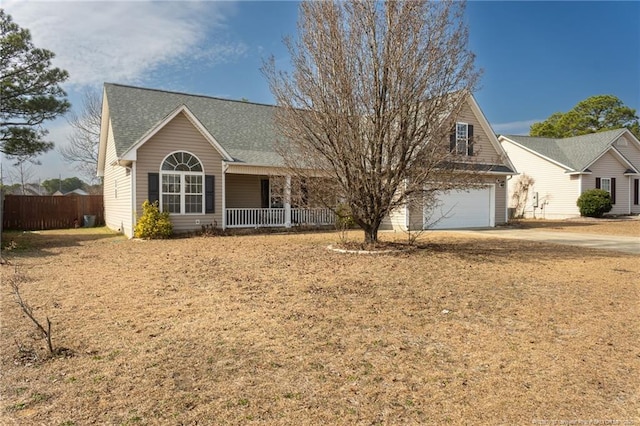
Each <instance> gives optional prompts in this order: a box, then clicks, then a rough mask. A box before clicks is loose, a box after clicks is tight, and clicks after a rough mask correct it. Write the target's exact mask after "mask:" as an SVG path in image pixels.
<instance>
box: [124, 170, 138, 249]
mask: <svg viewBox="0 0 640 426" xmlns="http://www.w3.org/2000/svg"><path fill="white" fill-rule="evenodd" d="M127 170H129V172H130V173H131V214H132V218H131V236H132V237H133V235H134V234H135V229H136V222H137V220H138V215H137V212H136V205H137V198H138V197H137V196H136V195H137V194H136V170H137V168H136V162H135V161H134V162H133V164H132V165H131V167H127Z"/></svg>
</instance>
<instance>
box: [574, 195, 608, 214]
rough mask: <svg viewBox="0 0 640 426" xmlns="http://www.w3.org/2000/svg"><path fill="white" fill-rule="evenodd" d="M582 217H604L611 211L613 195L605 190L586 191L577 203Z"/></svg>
mask: <svg viewBox="0 0 640 426" xmlns="http://www.w3.org/2000/svg"><path fill="white" fill-rule="evenodd" d="M576 204H577V205H578V208H579V209H580V215H581V216H587V217H602V215H604V214H605V213H607V212H610V211H611V208H612V207H613V206H612V205H611V195H609V193H608V192H607V191H605V190H604V189H590V190H588V191H584V192H583V193H582V195H580V197H579V198H578V202H577V203H576Z"/></svg>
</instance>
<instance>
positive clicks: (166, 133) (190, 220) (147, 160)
mask: <svg viewBox="0 0 640 426" xmlns="http://www.w3.org/2000/svg"><path fill="white" fill-rule="evenodd" d="M176 151H186V152H189V153H191V154H193V155H195V156H196V157H198V159H199V160H200V161H201V162H202V165H203V168H204V174H205V175H213V176H215V188H214V191H215V192H214V199H215V213H213V214H172V215H171V222H172V223H173V228H174V232H178V233H179V232H185V231H191V230H198V229H200V228H201V226H202V225H215V226H218V227H221V226H222V156H221V155H220V153H219V152H218V151H217V150H216V149H215V148H214V147H213V146H212V145H211V144H210V143H209V142H208V141H207V140H206V139H205V138H204V136H203V135H202V134H201V133H200V132H199V131H198V130H197V129H196V128H195V127H194V125H193V124H192V123H191V121H189V119H188V118H187V117H186V116H185V115H184V114H183V113H180V114H178V115H177V116H176V117H175V118H174V119H173V120H171V121H170V122H169V123H167V124H166V125H165V126H164V127H163V128H162V129H160V130H159V131H158V132H157V133H156V134H155V135H154V136H153V137H151V138H150V139H149V140H148V141H147V142H146V143H145V144H144V145H142V146H141V147H140V148H138V151H137V159H138V161H137V164H136V207H137V212H136V213H137V215H138V216H139V214H140V213H141V211H142V203H143V202H144V201H145V200H147V199H148V198H149V192H148V190H149V183H148V174H149V173H159V172H160V167H161V165H162V162H163V161H164V159H165V157H166V156H167V155H169V154H171V153H172V152H176ZM196 221H199V222H200V223H199V224H197V223H196Z"/></svg>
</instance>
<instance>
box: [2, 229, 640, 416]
mask: <svg viewBox="0 0 640 426" xmlns="http://www.w3.org/2000/svg"><path fill="white" fill-rule="evenodd" d="M5 238H6V237H5ZM10 238H13V239H14V241H15V243H16V244H17V247H16V248H15V249H14V250H13V251H11V252H10V253H9V254H8V257H9V259H10V260H11V262H12V263H13V266H2V267H1V268H0V271H1V273H2V283H1V287H0V292H1V295H2V298H1V306H0V307H1V317H0V318H1V320H2V322H1V325H2V327H1V330H0V363H1V370H2V382H1V387H0V393H1V396H2V397H1V400H0V404H1V406H0V424H13V423H15V424H20V425H34V424H45V425H89V424H113V425H132V424H149V425H164V424H168V425H186V424H189V425H194V424H199V425H203V424H204V425H208V424H276V425H291V424H296V425H298V424H300V425H307V424H308V425H316V424H339V425H352V424H363V425H370V424H447V423H448V424H532V423H534V424H535V423H538V422H539V423H538V424H544V423H543V422H542V421H547V423H546V424H561V423H559V422H561V421H565V422H569V421H573V422H577V421H583V422H586V421H591V422H592V423H590V424H596V423H593V422H594V421H600V422H603V421H619V423H606V424H640V395H639V389H640V345H639V342H640V327H639V325H638V318H640V303H639V300H640V297H639V296H640V265H639V262H638V258H637V257H635V256H631V255H625V254H621V253H616V252H610V251H597V250H591V249H585V248H572V247H569V246H562V247H561V246H556V245H550V244H544V243H533V242H526V241H516V240H500V239H486V238H477V239H475V238H472V237H468V236H462V235H456V234H453V233H445V232H438V233H433V234H427V235H425V236H423V237H422V238H421V240H420V246H419V247H418V248H417V249H414V250H410V251H405V252H401V253H395V254H378V255H348V254H338V253H334V252H330V251H328V250H327V249H326V246H327V245H328V244H330V243H332V242H335V241H336V240H337V239H338V234H336V233H314V234H289V235H253V236H251V235H249V236H235V237H194V238H189V239H175V240H169V241H146V242H142V241H130V240H126V239H123V238H122V237H119V236H113V235H111V234H109V233H107V232H106V231H104V230H79V231H57V232H53V231H50V232H42V233H40V234H13V235H12V236H10ZM354 238H360V235H359V234H358V235H357V236H355V235H354ZM384 238H387V239H390V238H393V235H392V234H385V235H384ZM5 242H6V240H5ZM16 268H17V270H18V273H20V274H23V275H24V276H25V277H27V282H25V283H23V284H22V293H23V295H24V297H25V299H26V300H28V301H29V302H30V303H31V304H32V305H33V307H34V314H35V315H36V317H38V318H41V319H43V318H44V317H45V316H49V317H50V318H51V320H52V322H53V327H54V331H53V343H54V345H56V346H58V347H65V348H68V349H69V350H71V351H73V353H74V355H73V356H59V357H55V358H50V359H45V355H46V351H45V349H44V348H45V346H44V342H43V341H42V340H39V339H37V335H36V333H35V329H34V326H33V325H32V324H31V323H29V322H28V321H27V320H26V319H25V317H24V316H23V314H22V313H21V311H20V310H19V308H18V306H17V305H16V303H15V302H14V299H13V297H12V294H11V291H10V286H9V281H10V280H11V279H12V277H13V276H14V274H15V269H16ZM18 345H20V346H22V348H23V352H22V353H20V352H19V350H18ZM29 349H34V350H35V351H36V353H37V355H38V359H33V358H32V357H31V358H30V357H29V356H28V355H29V352H28V350H29ZM553 421H555V422H556V423H552V422H553ZM564 424H587V423H564ZM600 424H605V423H600Z"/></svg>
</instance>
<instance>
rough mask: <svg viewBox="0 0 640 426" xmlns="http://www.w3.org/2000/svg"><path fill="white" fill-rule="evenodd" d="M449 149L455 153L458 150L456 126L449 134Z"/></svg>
mask: <svg viewBox="0 0 640 426" xmlns="http://www.w3.org/2000/svg"><path fill="white" fill-rule="evenodd" d="M449 151H450V152H453V153H455V152H456V128H455V127H454V128H453V131H452V132H451V134H450V135H449Z"/></svg>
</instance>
